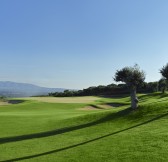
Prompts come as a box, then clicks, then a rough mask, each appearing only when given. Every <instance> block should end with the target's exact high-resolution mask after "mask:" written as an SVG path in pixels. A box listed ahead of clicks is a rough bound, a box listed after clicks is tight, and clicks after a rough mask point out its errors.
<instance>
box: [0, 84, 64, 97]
mask: <svg viewBox="0 0 168 162" xmlns="http://www.w3.org/2000/svg"><path fill="white" fill-rule="evenodd" d="M64 90H65V89H63V88H46V87H40V86H36V85H33V84H27V83H15V82H9V81H5V82H3V81H0V96H7V97H27V96H36V95H47V94H48V93H50V92H63V91H64Z"/></svg>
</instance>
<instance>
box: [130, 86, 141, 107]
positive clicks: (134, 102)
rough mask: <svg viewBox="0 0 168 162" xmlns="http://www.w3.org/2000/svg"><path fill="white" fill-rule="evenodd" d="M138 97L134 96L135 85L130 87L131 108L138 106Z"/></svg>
mask: <svg viewBox="0 0 168 162" xmlns="http://www.w3.org/2000/svg"><path fill="white" fill-rule="evenodd" d="M138 102H139V101H138V98H137V96H136V87H132V88H131V108H132V109H134V110H135V109H137V107H138Z"/></svg>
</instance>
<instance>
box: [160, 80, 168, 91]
mask: <svg viewBox="0 0 168 162" xmlns="http://www.w3.org/2000/svg"><path fill="white" fill-rule="evenodd" d="M166 88H167V83H166V79H165V78H162V79H160V80H159V89H160V90H161V91H162V93H165V91H166Z"/></svg>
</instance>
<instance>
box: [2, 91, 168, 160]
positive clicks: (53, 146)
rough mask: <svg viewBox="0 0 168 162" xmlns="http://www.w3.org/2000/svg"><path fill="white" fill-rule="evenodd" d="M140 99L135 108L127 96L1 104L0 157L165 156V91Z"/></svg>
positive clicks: (167, 135)
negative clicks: (104, 107)
mask: <svg viewBox="0 0 168 162" xmlns="http://www.w3.org/2000/svg"><path fill="white" fill-rule="evenodd" d="M86 99H87V98H86V97H85V98H84V100H85V101H86ZM139 99H140V106H139V109H138V110H136V111H131V109H130V108H129V103H130V100H129V97H128V96H121V97H112V98H95V97H94V99H93V100H92V99H91V98H89V101H90V102H82V98H80V100H81V101H80V102H81V103H78V102H77V103H60V102H59V103H49V102H46V100H45V102H41V101H39V100H38V101H35V100H28V99H26V100H25V99H24V100H25V102H22V103H19V104H13V105H5V106H0V161H1V162H2V161H4V162H5V161H6V162H7V161H25V162H26V161H27V162H36V161H40V162H51V161H57V162H102V161H105V162H112V161H114V162H117V161H119V162H123V161H124V162H125V161H128V162H131V161H135V162H142V161H143V162H145V161H147V162H148V161H149V162H150V161H154V162H158V161H165V162H167V161H168V154H167V150H168V131H167V128H168V95H167V94H166V95H161V94H159V93H154V94H147V95H142V94H141V95H139ZM61 101H63V100H61ZM105 104H106V105H117V107H114V108H111V109H102V107H101V105H105ZM86 106H93V107H95V109H91V110H82V109H81V108H84V107H86ZM118 106H119V107H118Z"/></svg>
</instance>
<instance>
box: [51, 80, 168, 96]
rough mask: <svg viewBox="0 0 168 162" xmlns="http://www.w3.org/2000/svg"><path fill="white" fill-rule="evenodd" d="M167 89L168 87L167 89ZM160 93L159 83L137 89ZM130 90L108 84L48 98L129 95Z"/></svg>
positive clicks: (140, 91) (123, 86)
mask: <svg viewBox="0 0 168 162" xmlns="http://www.w3.org/2000/svg"><path fill="white" fill-rule="evenodd" d="M167 88H168V87H167ZM157 91H162V83H159V82H149V83H146V82H144V83H142V85H140V86H138V87H137V92H139V93H152V92H157ZM129 93H130V90H129V87H128V86H127V85H126V84H118V85H117V84H110V85H107V86H103V85H100V86H97V87H96V86H94V87H89V88H86V89H83V90H78V91H73V90H65V91H64V92H54V93H49V96H54V97H70V96H101V95H102V96H103V95H107V96H108V95H119V94H129Z"/></svg>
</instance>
